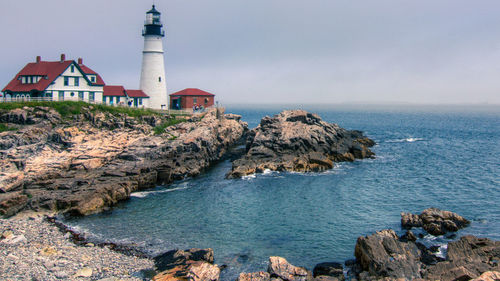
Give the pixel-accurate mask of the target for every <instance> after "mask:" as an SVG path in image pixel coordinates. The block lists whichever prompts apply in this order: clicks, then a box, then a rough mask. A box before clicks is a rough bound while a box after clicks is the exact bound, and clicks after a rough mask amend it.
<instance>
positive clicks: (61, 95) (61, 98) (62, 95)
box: [59, 91, 64, 100]
mask: <svg viewBox="0 0 500 281" xmlns="http://www.w3.org/2000/svg"><path fill="white" fill-rule="evenodd" d="M59 100H64V91H59Z"/></svg>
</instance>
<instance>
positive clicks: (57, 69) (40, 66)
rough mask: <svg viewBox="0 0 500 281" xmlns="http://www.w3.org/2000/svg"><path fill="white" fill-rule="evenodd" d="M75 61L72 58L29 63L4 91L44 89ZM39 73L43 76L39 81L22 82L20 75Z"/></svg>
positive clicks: (38, 74)
mask: <svg viewBox="0 0 500 281" xmlns="http://www.w3.org/2000/svg"><path fill="white" fill-rule="evenodd" d="M71 63H73V61H72V60H67V61H63V62H60V61H41V62H38V63H36V62H32V63H28V64H27V65H26V66H25V67H24V68H23V69H22V70H21V71H20V72H19V73H18V74H17V75H16V76H15V77H14V79H12V81H10V83H9V84H7V86H5V88H3V90H2V92H5V91H11V92H29V91H31V90H36V91H44V90H45V89H47V87H48V86H49V85H50V84H51V83H52V82H54V80H56V78H57V77H59V75H61V73H63V72H64V71H65V70H66V69H67V68H68V66H69V65H70V64H71ZM25 75H37V76H43V77H44V78H42V79H41V80H40V81H39V82H38V83H34V84H22V83H21V80H20V79H19V77H20V76H25Z"/></svg>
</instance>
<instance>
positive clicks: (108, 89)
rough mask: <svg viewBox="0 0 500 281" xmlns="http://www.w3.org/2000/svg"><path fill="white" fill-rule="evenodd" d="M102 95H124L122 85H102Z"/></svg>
mask: <svg viewBox="0 0 500 281" xmlns="http://www.w3.org/2000/svg"><path fill="white" fill-rule="evenodd" d="M104 96H114V97H125V88H123V86H104Z"/></svg>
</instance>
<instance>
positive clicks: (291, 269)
mask: <svg viewBox="0 0 500 281" xmlns="http://www.w3.org/2000/svg"><path fill="white" fill-rule="evenodd" d="M267 272H268V273H269V274H270V275H271V278H280V279H281V280H284V281H306V280H311V279H312V276H311V273H310V272H308V271H307V270H306V269H305V268H302V267H297V266H294V265H291V264H290V263H288V261H287V260H286V259H284V258H282V257H270V258H269V266H268V268H267Z"/></svg>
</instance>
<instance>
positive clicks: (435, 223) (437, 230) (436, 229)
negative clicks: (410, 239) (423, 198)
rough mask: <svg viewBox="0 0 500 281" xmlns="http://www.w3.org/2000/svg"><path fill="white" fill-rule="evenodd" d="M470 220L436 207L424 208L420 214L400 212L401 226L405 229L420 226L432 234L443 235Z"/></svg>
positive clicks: (463, 225) (465, 224)
mask: <svg viewBox="0 0 500 281" xmlns="http://www.w3.org/2000/svg"><path fill="white" fill-rule="evenodd" d="M469 224H470V221H468V220H467V219H465V218H464V217H462V216H460V215H458V214H456V213H453V212H450V211H442V210H439V209H437V208H429V209H425V210H424V211H423V212H422V213H421V214H420V215H416V214H410V213H401V226H402V227H403V228H406V229H411V228H412V227H422V228H423V229H424V230H425V231H427V232H428V233H429V234H432V235H436V236H437V235H443V234H446V233H447V232H455V231H458V230H459V229H462V228H464V227H467V226H468V225H469Z"/></svg>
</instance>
